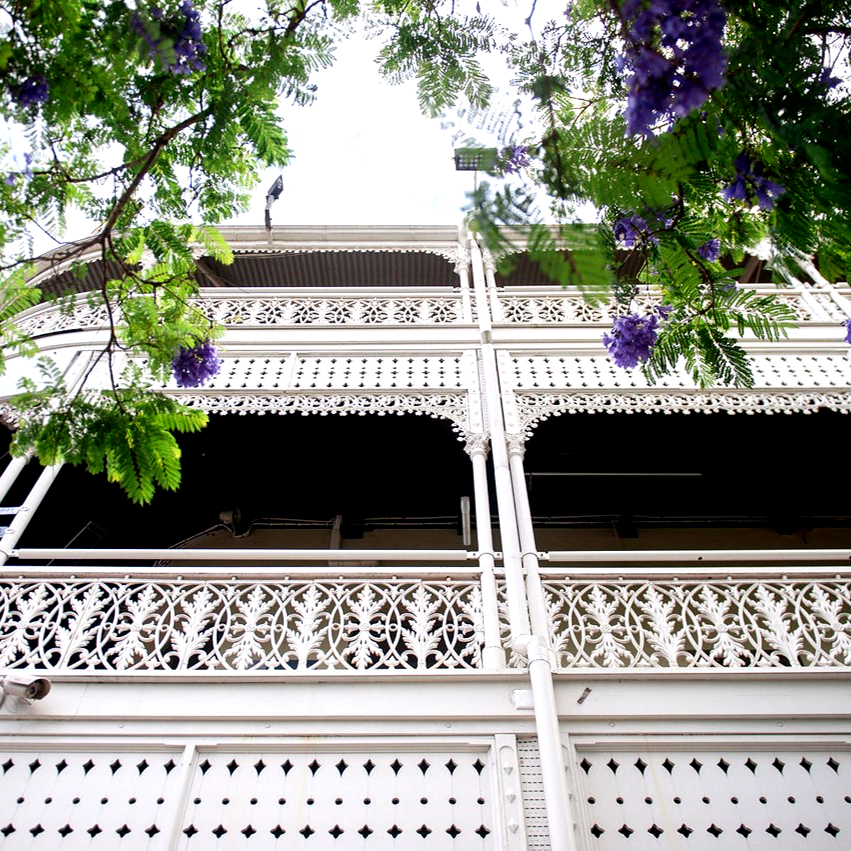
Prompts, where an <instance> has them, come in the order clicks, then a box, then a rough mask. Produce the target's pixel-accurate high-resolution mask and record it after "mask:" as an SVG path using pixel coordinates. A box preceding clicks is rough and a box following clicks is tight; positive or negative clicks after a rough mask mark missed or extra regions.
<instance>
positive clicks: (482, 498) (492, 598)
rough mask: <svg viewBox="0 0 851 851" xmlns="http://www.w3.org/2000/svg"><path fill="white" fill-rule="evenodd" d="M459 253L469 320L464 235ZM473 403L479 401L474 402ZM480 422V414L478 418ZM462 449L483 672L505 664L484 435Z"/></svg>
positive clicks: (472, 438) (458, 268)
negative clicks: (469, 483)
mask: <svg viewBox="0 0 851 851" xmlns="http://www.w3.org/2000/svg"><path fill="white" fill-rule="evenodd" d="M459 239H460V241H461V245H460V254H461V257H462V258H463V260H462V261H459V263H458V265H457V266H456V268H455V271H456V272H457V274H458V277H459V279H460V282H461V295H462V297H463V303H464V316H465V319H466V320H467V321H469V322H472V321H473V319H472V317H473V311H472V304H471V300H470V273H469V269H468V264H467V260H468V256H467V246H466V244H465V239H466V238H465V237H464V236H463V235H462V236H461V237H460V238H459ZM476 404H477V405H480V404H481V401H479V400H477V401H476ZM482 421H483V422H484V417H482ZM464 449H465V451H466V452H467V454H468V455H469V456H470V461H471V463H472V465H473V504H474V506H475V511H476V546H477V548H478V550H479V567H480V568H481V571H482V573H481V579H480V581H481V588H482V630H483V632H484V642H483V647H482V667H483V668H484V669H485V670H487V671H498V670H501V669H502V668H504V667H505V650H504V649H503V647H502V641H501V640H500V633H499V604H498V597H497V588H496V575H495V573H494V548H493V532H492V530H491V508H490V497H489V496H488V472H487V456H488V436H487V434H470V435H467V438H466V442H465V445H464Z"/></svg>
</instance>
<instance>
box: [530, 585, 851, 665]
mask: <svg viewBox="0 0 851 851" xmlns="http://www.w3.org/2000/svg"><path fill="white" fill-rule="evenodd" d="M544 588H545V593H546V596H547V601H548V606H549V612H550V618H551V625H552V641H553V647H554V648H555V651H556V654H557V657H558V666H559V667H560V668H562V669H588V668H603V669H623V668H632V669H635V668H699V669H706V668H720V669H727V670H730V669H733V670H736V669H754V668H779V669H783V670H789V669H790V668H799V669H800V668H849V667H851V579H847V578H842V579H837V578H815V577H809V578H806V577H800V578H799V577H795V578H791V577H790V578H781V577H777V578H758V579H755V578H753V577H748V578H745V577H742V578H735V577H730V576H726V577H719V578H717V579H714V578H713V579H700V580H697V579H675V578H671V579H653V580H646V579H608V578H597V579H594V580H590V579H576V578H570V579H568V578H556V577H554V576H547V578H546V579H545V581H544Z"/></svg>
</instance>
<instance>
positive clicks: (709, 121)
mask: <svg viewBox="0 0 851 851" xmlns="http://www.w3.org/2000/svg"><path fill="white" fill-rule="evenodd" d="M721 2H722V6H723V10H722V8H721V7H720V6H718V5H717V2H716V0H700V2H699V3H697V4H691V5H690V6H689V7H688V9H686V8H685V7H682V4H676V3H673V2H668V0H665V1H664V2H659V3H655V4H651V3H650V2H649V0H577V2H575V3H572V4H571V5H570V6H569V7H568V10H567V14H564V15H561V14H560V17H559V18H558V19H557V20H555V21H552V22H551V23H549V24H548V25H546V26H545V27H544V28H543V30H542V31H541V33H540V34H539V35H536V36H535V37H530V38H529V39H526V40H525V41H524V38H523V37H522V36H521V34H519V33H507V32H505V31H503V30H501V29H500V27H499V26H498V25H497V23H496V21H495V19H494V17H492V16H491V15H490V14H487V13H482V11H481V8H482V6H484V4H478V3H476V4H474V3H473V0H467V4H468V6H474V8H468V9H466V10H465V9H464V8H462V6H463V3H464V0H374V2H370V3H363V2H362V0H266V3H265V5H264V8H263V9H262V10H261V11H257V12H253V11H251V10H249V6H250V4H235V3H231V2H229V0H197V2H195V0H192V2H189V0H163V2H160V0H157V3H146V2H145V0H137V2H135V3H133V4H129V3H128V2H127V0H51V2H47V0H32V2H29V3H15V4H11V5H9V4H7V5H6V6H3V7H2V8H0V117H2V118H3V119H4V120H5V121H6V122H7V124H8V126H9V127H10V128H13V129H14V133H11V134H10V135H9V137H8V138H9V139H10V140H12V139H13V138H14V139H15V140H17V141H14V142H11V141H10V143H9V144H6V145H0V158H2V161H3V166H2V168H3V170H4V171H5V176H2V177H0V253H2V261H1V262H0V265H2V269H0V274H2V278H0V339H1V340H2V343H3V347H2V355H0V370H2V368H3V363H4V359H5V358H6V357H9V356H18V355H19V354H32V353H33V352H34V351H35V347H34V346H33V344H32V341H30V340H28V339H27V338H26V336H25V335H22V334H20V332H19V331H18V330H17V328H16V327H15V324H14V320H15V316H16V315H17V314H18V313H19V312H20V311H21V310H23V309H25V308H27V307H30V306H32V305H33V304H35V303H36V301H37V300H38V298H39V292H38V290H36V289H35V288H33V287H31V286H30V285H29V284H28V275H29V274H30V271H31V269H32V267H31V265H30V262H31V261H32V257H31V256H30V254H31V252H32V249H31V243H30V241H29V234H30V232H31V229H32V228H33V227H36V228H38V229H41V230H43V231H46V232H47V233H48V234H50V235H51V236H53V237H54V238H55V239H56V240H57V241H60V240H61V233H62V228H63V227H64V222H65V217H66V214H67V212H68V210H69V209H71V208H77V209H80V210H82V212H83V213H84V214H85V215H86V216H87V217H88V218H89V219H90V220H92V221H95V222H98V223H99V224H98V227H97V229H96V230H95V232H94V233H92V234H91V235H90V236H88V237H86V238H85V239H82V240H80V241H79V242H76V243H72V244H68V245H64V246H62V250H61V260H62V263H63V264H64V266H63V268H70V269H71V270H72V272H74V274H79V276H80V277H83V276H84V277H85V281H84V285H85V288H86V289H88V290H89V292H90V296H89V298H90V299H91V302H92V303H93V304H96V305H99V306H103V307H105V308H106V309H107V312H108V315H109V319H110V329H109V339H108V341H107V343H106V344H105V346H104V348H103V351H102V352H100V353H98V354H97V356H96V361H95V362H100V360H101V359H105V360H106V361H107V363H108V365H109V370H108V374H109V376H110V380H111V386H110V388H109V390H108V391H106V392H96V391H93V390H91V389H88V388H86V387H85V385H84V384H83V385H81V386H77V385H75V386H74V387H72V388H66V387H65V386H64V384H63V382H62V379H61V376H60V375H59V374H58V373H56V372H55V371H54V370H53V369H52V368H50V367H49V366H47V365H44V366H43V367H42V378H41V381H40V383H39V384H38V385H36V384H35V383H33V382H30V383H27V384H25V386H24V388H23V390H24V392H23V393H22V395H21V396H20V397H19V398H18V399H17V401H16V405H17V411H18V416H19V423H20V425H19V429H18V432H17V435H16V438H15V451H17V452H25V451H33V452H35V453H36V454H37V455H38V456H39V458H40V459H41V460H42V461H44V462H46V463H53V462H55V461H57V460H66V461H68V462H69V463H75V464H83V465H85V466H86V467H87V468H89V469H91V470H93V471H98V470H105V471H106V473H107V475H108V476H109V477H110V478H111V479H113V480H114V481H116V482H118V483H119V484H120V485H121V487H123V488H124V489H125V491H126V492H127V493H128V494H129V495H130V497H131V498H132V499H134V500H137V501H143V502H144V501H147V500H149V499H150V498H151V495H152V494H153V490H154V488H155V487H167V488H170V487H176V486H177V483H178V482H179V475H180V473H179V470H180V467H179V451H178V450H177V444H176V442H175V439H174V434H175V433H180V432H181V431H186V430H193V429H194V428H198V427H200V426H201V424H202V421H203V417H202V416H201V415H199V414H198V413H197V412H194V411H189V410H186V409H182V408H180V407H179V406H175V404H174V403H173V402H171V401H168V400H167V399H165V398H164V397H162V396H161V395H158V394H157V393H155V392H154V391H152V390H151V387H152V386H154V385H155V384H156V383H157V382H164V381H167V380H169V376H170V373H171V367H172V363H173V361H174V358H175V355H176V354H177V353H178V352H180V351H181V350H183V351H193V350H200V349H201V348H204V349H205V350H206V347H208V346H210V345H211V344H210V343H209V342H208V341H212V340H215V339H216V337H217V336H218V335H219V334H220V333H221V331H220V329H218V328H216V327H214V325H213V324H212V323H211V322H210V321H209V319H208V318H207V317H206V316H204V315H203V314H202V313H201V312H200V311H199V310H198V309H197V308H196V307H195V306H194V304H195V302H194V300H193V296H194V295H195V294H196V292H197V286H198V285H197V266H198V263H199V260H200V258H202V257H205V256H211V257H213V258H215V259H216V260H218V261H220V262H222V263H227V262H229V261H230V259H231V255H230V251H229V249H228V248H227V246H226V245H225V244H224V241H223V240H222V239H221V237H220V236H219V235H218V234H217V233H216V231H215V225H216V223H218V222H221V221H222V220H224V219H226V218H229V217H232V216H233V215H235V214H236V213H238V212H241V211H242V210H243V209H244V207H245V204H246V202H247V195H248V192H249V190H250V189H251V187H252V186H253V185H254V183H255V181H256V179H257V174H258V171H259V169H260V168H261V167H264V166H269V165H271V166H278V167H282V168H283V167H284V166H286V165H287V164H288V162H289V161H290V158H291V151H290V147H289V143H288V140H287V136H286V132H285V129H284V126H283V122H282V119H281V116H280V114H279V107H280V104H281V103H282V102H291V103H298V104H307V103H310V102H311V101H312V99H313V97H314V95H315V87H314V86H313V84H312V83H311V75H312V74H313V73H314V72H315V71H317V70H318V69H321V68H324V67H327V66H328V65H329V64H330V63H331V61H332V58H333V48H334V43H335V41H336V40H337V39H339V38H341V37H342V36H343V33H344V31H345V28H346V27H347V26H348V25H349V23H350V22H351V21H352V20H353V19H354V18H355V17H358V16H360V17H362V18H366V19H368V20H369V22H370V24H371V26H372V28H373V30H374V31H375V33H376V34H377V36H378V37H379V38H380V39H381V44H380V49H379V57H378V58H379V63H380V67H381V69H382V71H383V73H384V75H385V76H386V78H387V79H389V80H390V81H391V82H398V81H401V80H403V79H414V80H416V81H417V85H418V92H419V100H420V105H421V107H422V109H423V110H424V111H425V112H426V113H428V114H431V115H434V114H437V113H438V112H440V111H442V110H445V109H446V108H448V107H449V106H451V105H452V103H453V102H454V101H456V100H457V99H459V98H463V99H464V100H465V101H466V102H467V104H468V105H470V106H472V107H473V110H474V111H475V110H481V109H484V108H485V107H486V104H487V101H488V98H489V96H490V95H491V92H492V88H491V85H490V83H489V82H488V80H487V79H486V76H485V73H484V70H483V67H484V66H483V63H482V57H481V54H482V53H484V52H488V51H496V50H501V51H502V52H503V54H504V58H505V59H506V60H507V61H508V63H509V65H510V67H511V68H512V70H513V71H514V74H515V82H516V84H517V85H518V86H519V88H520V89H521V90H522V91H524V92H526V93H528V95H530V96H531V97H532V98H533V99H534V101H535V102H536V104H537V107H538V109H539V112H540V116H541V122H542V126H543V131H542V132H541V133H540V134H539V135H538V136H537V137H533V138H528V139H511V140H504V141H503V144H505V145H507V146H508V147H506V148H505V149H504V151H503V154H502V155H500V156H497V157H496V159H494V164H495V170H496V169H498V170H499V172H500V173H499V174H496V173H495V174H494V177H495V178H497V179H498V178H499V177H500V176H505V175H510V176H511V180H512V182H511V183H508V184H507V185H503V186H501V187H499V186H498V185H496V184H494V183H491V182H489V183H487V184H486V183H482V184H481V185H480V186H479V187H478V189H477V191H476V193H475V194H474V197H473V199H472V211H471V224H472V226H473V228H474V229H475V230H477V231H478V233H479V234H480V235H481V236H482V238H483V239H484V240H485V241H486V242H487V243H488V244H489V246H490V247H491V250H492V251H493V253H494V254H495V255H496V256H497V257H498V258H499V260H500V262H501V263H510V262H511V258H512V255H514V254H516V252H517V251H518V250H521V249H522V250H526V249H528V250H529V251H530V253H531V254H532V256H533V258H534V259H536V260H537V261H538V264H539V265H540V267H541V269H542V270H543V272H544V273H545V274H546V275H548V276H549V277H550V278H552V279H553V280H556V281H560V282H561V283H564V284H571V285H575V286H579V287H581V288H582V289H583V291H584V292H585V293H586V294H588V296H589V297H591V298H602V297H604V296H606V295H608V294H609V293H613V294H614V297H615V299H616V300H617V302H618V304H619V306H620V309H621V312H622V316H628V315H630V314H632V313H634V311H635V295H636V294H637V292H639V290H640V289H641V288H643V287H646V286H648V285H651V286H654V287H657V288H659V289H660V290H661V292H662V297H663V302H664V304H665V305H666V306H667V308H669V309H666V310H665V311H664V321H660V322H659V328H658V337H657V338H656V340H655V343H654V344H653V345H652V349H651V350H649V356H648V358H647V360H644V359H643V358H639V360H640V361H641V362H642V368H643V369H644V370H645V372H646V374H647V375H648V376H649V377H650V378H655V377H658V376H660V375H661V374H663V373H664V372H665V371H669V370H671V369H674V368H675V367H676V366H677V365H678V364H680V363H683V364H684V365H685V366H686V368H687V369H688V370H689V371H690V372H691V374H692V375H693V376H694V378H695V380H696V381H697V382H698V383H699V384H700V385H701V386H708V385H709V384H711V383H713V382H716V381H720V382H724V383H734V384H740V385H744V386H748V385H749V384H751V383H752V381H753V376H752V373H751V370H750V367H749V365H748V361H747V357H746V354H745V350H744V348H743V347H742V344H741V340H742V339H743V338H747V337H749V336H755V337H759V338H761V339H767V340H776V339H778V338H779V337H780V336H782V334H783V333H785V329H786V328H787V327H788V325H789V324H790V323H791V321H792V319H793V317H792V315H791V314H790V312H789V310H788V309H787V308H786V307H784V306H783V305H782V304H780V303H779V302H777V301H776V300H775V299H772V298H770V297H764V296H757V295H756V294H755V293H753V292H750V291H748V290H741V289H738V288H737V287H736V281H735V271H734V270H732V271H731V270H729V268H726V267H729V266H730V265H731V263H732V265H735V264H740V263H741V262H742V260H743V258H744V256H745V254H746V252H747V251H749V250H752V249H753V248H754V247H755V246H756V245H757V244H758V243H760V242H761V241H763V240H766V239H770V240H771V241H772V242H773V244H774V246H775V248H776V250H777V251H779V252H780V253H779V257H778V260H777V264H776V267H777V268H778V269H780V270H783V269H787V270H789V272H790V274H791V273H792V272H793V271H794V270H795V267H796V264H800V263H802V262H804V261H803V260H802V259H801V258H802V257H809V256H811V255H813V254H815V255H816V256H817V260H818V264H819V268H820V269H821V270H822V272H823V273H824V274H826V275H828V276H829V277H841V276H846V277H847V275H848V271H849V267H851V133H849V132H848V128H849V126H851V120H849V119H851V114H849V112H851V107H850V106H849V98H848V85H849V84H848V77H849V73H848V70H849V67H848V54H849V37H851V8H850V7H849V6H848V4H847V2H844V0H824V2H820V3H813V2H811V0H785V2H783V3H779V4H778V3H776V2H773V0H747V2H745V0H721ZM536 8H537V3H535V2H534V0H529V21H528V22H527V23H528V29H529V32H530V33H531V31H532V28H533V27H532V19H533V16H534V15H536V14H540V13H539V12H536ZM689 9H691V10H692V11H689ZM694 9H700V10H701V11H700V14H699V15H698V14H697V13H696V12H694ZM559 11H560V12H561V11H562V10H561V9H560V10H559ZM663 12H664V13H665V14H662V13H663ZM722 19H724V20H726V28H725V29H723V41H722V43H721V44H720V47H719V45H718V44H717V39H718V35H719V33H720V32H721V31H722V27H721V22H722ZM713 39H715V42H713ZM648 62H649V63H650V64H649V65H648V64H647V63H648ZM665 85H669V86H671V87H672V88H671V90H670V91H665V90H663V89H660V88H659V87H660V86H661V87H664V86H665ZM651 95H652V97H653V98H655V101H654V103H652V104H650V103H649V102H646V101H642V100H641V98H646V97H650V96H651ZM653 122H658V123H655V124H654V123H653ZM630 131H632V132H630ZM9 145H12V146H13V147H10V146H9ZM506 151H508V153H505V152H506ZM518 180H525V181H526V183H525V184H523V183H521V184H518V183H517V181H518ZM495 187H496V188H495ZM540 188H543V189H545V190H546V191H547V192H548V193H549V196H550V198H551V199H552V209H551V213H552V214H554V215H556V216H557V218H558V221H559V223H560V225H561V227H560V228H559V232H558V234H557V235H558V239H556V238H555V236H554V234H553V231H552V229H551V228H549V227H547V226H545V225H544V220H545V217H544V216H543V215H542V214H540V213H538V212H537V210H536V194H537V190H539V189H540ZM766 200H768V201H770V204H769V203H766ZM589 203H590V204H591V205H593V206H594V207H595V208H596V209H597V210H598V211H599V212H600V216H599V219H600V220H599V223H598V226H597V227H596V228H594V229H592V230H589V229H588V228H585V227H581V226H577V225H576V224H575V216H574V213H575V210H576V209H577V208H578V207H579V206H580V205H587V204H589ZM188 222H193V223H194V224H187V223H188ZM625 223H626V224H625ZM503 225H508V226H509V228H508V229H507V230H506V229H505V228H504V227H501V226H503ZM627 225H628V226H627ZM716 245H717V250H716ZM707 246H711V250H710V249H708V248H707ZM565 248H566V249H567V250H565ZM719 257H720V258H721V259H722V260H723V261H724V264H723V265H722V263H721V262H719ZM93 258H96V259H97V260H98V261H99V262H98V263H97V264H96V265H90V264H91V261H92V259H93ZM654 331H655V328H654ZM118 355H121V356H122V357H123V358H125V360H129V362H130V363H131V364H132V368H129V369H126V370H122V369H121V367H120V366H118V361H117V359H116V356H118ZM210 362H211V361H210ZM85 377H86V376H83V378H84V379H85Z"/></svg>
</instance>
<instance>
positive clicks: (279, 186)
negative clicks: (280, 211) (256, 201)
mask: <svg viewBox="0 0 851 851" xmlns="http://www.w3.org/2000/svg"><path fill="white" fill-rule="evenodd" d="M283 191H284V177H283V175H281V174H279V175H278V178H277V180H276V181H275V182H274V183H273V184H272V185H271V186H270V187H269V191H268V192H267V193H266V230H272V204H274V203H275V201H277V200H278V198H280V197H281V193H282V192H283Z"/></svg>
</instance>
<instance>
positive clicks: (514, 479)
mask: <svg viewBox="0 0 851 851" xmlns="http://www.w3.org/2000/svg"><path fill="white" fill-rule="evenodd" d="M508 462H509V466H510V468H511V483H512V486H513V487H514V507H515V509H516V511H517V527H518V529H519V530H520V546H521V547H522V548H523V549H522V552H523V567H524V568H525V573H526V594H527V595H528V597H529V616H530V618H531V620H532V632H533V633H534V634H535V635H543V636H546V637H547V639H549V636H550V633H551V624H550V619H549V616H548V614H547V604H546V599H545V597H544V588H543V586H542V585H541V576H540V574H539V573H538V556H537V553H536V546H535V529H534V526H533V525H532V512H531V510H530V508H529V494H528V492H527V491H526V476H525V470H524V468H523V456H522V454H521V450H520V449H519V447H512V448H511V449H510V450H509V453H508ZM554 661H555V660H553V663H554Z"/></svg>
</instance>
